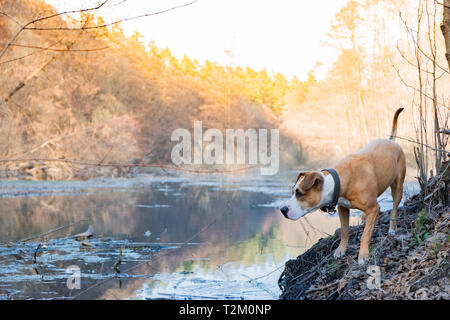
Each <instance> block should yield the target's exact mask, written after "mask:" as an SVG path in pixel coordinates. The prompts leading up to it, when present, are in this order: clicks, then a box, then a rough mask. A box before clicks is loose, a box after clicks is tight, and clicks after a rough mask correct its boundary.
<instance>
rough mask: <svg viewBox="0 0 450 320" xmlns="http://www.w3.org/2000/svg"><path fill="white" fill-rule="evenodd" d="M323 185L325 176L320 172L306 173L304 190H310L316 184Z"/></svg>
mask: <svg viewBox="0 0 450 320" xmlns="http://www.w3.org/2000/svg"><path fill="white" fill-rule="evenodd" d="M322 185H323V177H322V175H321V174H320V173H319V172H311V173H309V174H307V175H305V179H304V180H303V183H302V186H301V187H302V189H303V190H305V191H306V190H309V189H311V188H312V187H314V186H322Z"/></svg>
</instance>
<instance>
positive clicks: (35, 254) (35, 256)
mask: <svg viewBox="0 0 450 320" xmlns="http://www.w3.org/2000/svg"><path fill="white" fill-rule="evenodd" d="M40 247H41V244H40V243H39V245H38V246H37V248H36V250H35V251H34V263H36V258H37V254H38V251H39V248H40Z"/></svg>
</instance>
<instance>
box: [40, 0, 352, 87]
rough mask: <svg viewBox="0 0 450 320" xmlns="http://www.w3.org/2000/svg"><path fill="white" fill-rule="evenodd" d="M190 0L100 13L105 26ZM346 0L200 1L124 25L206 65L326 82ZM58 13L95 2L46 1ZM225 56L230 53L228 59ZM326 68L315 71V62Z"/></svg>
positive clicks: (123, 5) (113, 2) (112, 6)
mask: <svg viewBox="0 0 450 320" xmlns="http://www.w3.org/2000/svg"><path fill="white" fill-rule="evenodd" d="M190 1H192V0H152V1H142V0H127V1H125V2H123V0H110V1H109V2H108V3H107V5H105V8H103V9H102V10H101V11H99V12H98V15H101V16H102V17H103V18H104V19H105V20H106V21H115V20H117V19H120V18H126V17H133V16H136V15H141V14H143V13H148V12H154V11H158V10H161V9H165V8H170V7H173V6H176V5H180V4H183V3H187V2H190ZM347 1H348V0H314V1H310V0H199V1H198V2H196V3H195V4H193V5H190V6H187V7H183V8H180V9H177V10H173V11H170V12H167V13H164V14H161V15H155V16H151V17H145V18H141V19H137V20H132V21H129V22H125V23H123V24H122V27H123V29H124V31H125V33H126V34H127V35H132V34H133V33H134V32H136V31H138V32H139V33H140V34H141V35H142V36H143V41H144V43H149V42H150V41H153V42H154V43H155V44H156V45H157V46H160V47H168V48H169V49H170V50H171V52H172V54H174V55H175V56H176V57H177V58H182V57H183V56H184V55H185V54H186V55H187V56H188V57H189V58H192V59H197V60H198V61H199V62H201V63H203V62H204V61H205V60H206V59H207V60H209V61H214V62H217V63H219V64H221V65H232V66H237V65H239V66H249V67H252V68H254V69H257V70H260V69H263V68H266V70H267V71H269V72H270V73H272V74H273V73H275V72H281V73H283V74H285V75H286V76H288V77H292V76H294V75H295V76H297V78H298V79H300V80H305V79H306V77H307V73H308V72H309V71H310V70H312V69H314V70H315V73H314V74H315V76H316V77H317V78H319V79H321V78H323V76H324V74H325V72H326V70H327V69H328V68H329V67H330V65H331V64H332V62H333V61H334V59H335V58H336V57H337V52H336V51H335V50H334V49H332V48H330V47H328V46H326V45H325V44H324V41H326V39H327V34H328V31H329V29H330V23H331V21H332V19H333V18H334V16H335V14H336V13H337V12H338V11H339V9H340V8H341V7H342V6H343V5H344V4H345V3H346V2H347ZM47 2H48V3H50V4H53V5H54V6H56V7H57V9H58V11H67V10H72V9H79V8H86V7H92V6H93V5H95V4H96V3H97V1H94V0H82V1H73V0H72V1H69V0H47ZM227 51H228V52H230V53H231V54H227ZM318 62H319V63H321V64H323V65H322V66H319V67H317V63H318Z"/></svg>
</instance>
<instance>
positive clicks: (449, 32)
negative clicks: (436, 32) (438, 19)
mask: <svg viewBox="0 0 450 320" xmlns="http://www.w3.org/2000/svg"><path fill="white" fill-rule="evenodd" d="M441 30H442V34H443V35H444V39H445V57H446V58H447V63H448V67H449V69H450V0H444V14H443V18H442V24H441Z"/></svg>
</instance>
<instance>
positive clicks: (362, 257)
mask: <svg viewBox="0 0 450 320" xmlns="http://www.w3.org/2000/svg"><path fill="white" fill-rule="evenodd" d="M367 262H369V256H368V255H364V254H359V256H358V264H359V265H360V266H362V265H364V264H366V263H367Z"/></svg>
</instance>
